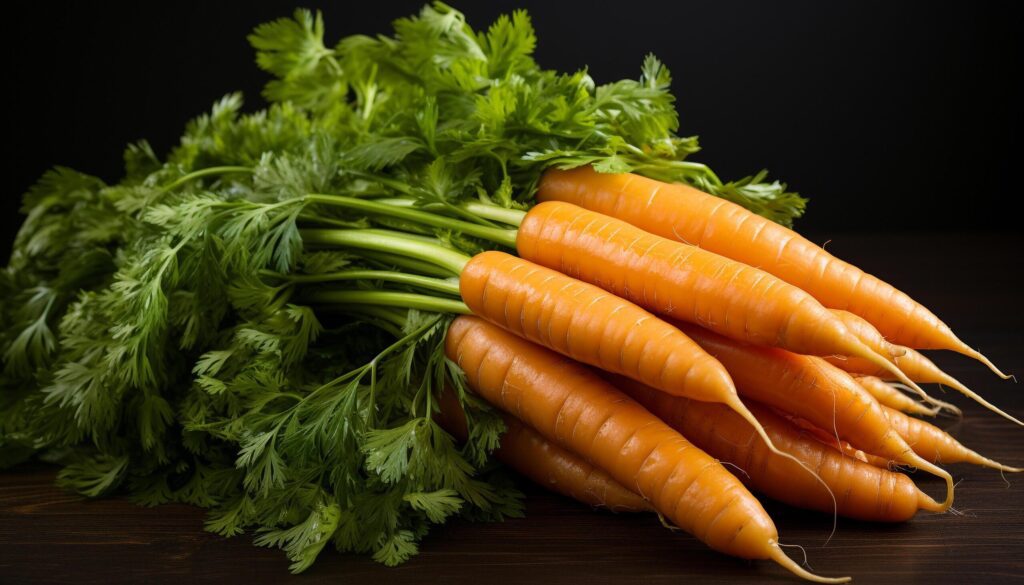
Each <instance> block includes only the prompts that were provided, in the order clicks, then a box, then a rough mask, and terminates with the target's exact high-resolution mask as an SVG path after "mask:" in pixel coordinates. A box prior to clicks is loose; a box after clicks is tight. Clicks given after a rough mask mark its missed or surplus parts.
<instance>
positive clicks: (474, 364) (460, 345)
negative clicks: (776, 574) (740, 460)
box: [445, 317, 848, 583]
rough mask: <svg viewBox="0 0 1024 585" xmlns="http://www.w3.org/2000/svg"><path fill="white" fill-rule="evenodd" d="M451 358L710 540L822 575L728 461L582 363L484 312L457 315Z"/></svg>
mask: <svg viewBox="0 0 1024 585" xmlns="http://www.w3.org/2000/svg"><path fill="white" fill-rule="evenodd" d="M445 353H446V355H447V356H448V359H450V360H452V361H454V362H455V363H456V364H458V365H459V367H460V368H462V371H463V372H464V373H465V375H466V381H467V383H468V385H469V387H470V388H472V389H473V390H474V391H475V392H476V393H477V394H479V395H480V396H481V397H482V398H483V399H485V400H487V401H488V402H490V403H491V404H493V405H495V406H496V407H498V408H500V409H502V410H504V411H505V412H508V413H509V414H512V415H513V416H516V417H517V418H519V419H520V420H522V421H523V422H524V423H525V424H528V425H530V426H531V427H533V428H534V429H536V430H537V432H538V433H540V434H542V435H543V436H544V437H545V438H547V439H548V440H550V441H552V442H554V443H556V444H558V445H560V446H561V447H562V448H564V449H567V450H569V451H572V452H574V453H577V454H579V455H580V456H581V457H583V458H584V459H586V460H587V461H589V462H590V463H591V464H593V465H596V466H598V467H600V468H602V469H604V470H606V471H607V472H608V473H609V475H611V476H612V477H613V478H615V479H616V480H617V481H618V482H619V483H621V484H623V485H625V486H627V487H629V488H631V489H633V490H634V491H636V492H637V493H639V494H640V495H641V496H643V497H644V498H646V499H648V500H649V501H650V502H651V504H652V505H653V506H654V508H655V509H656V510H658V512H660V513H661V514H662V515H664V516H665V517H667V518H668V519H669V520H671V521H672V522H674V523H675V524H676V525H677V526H679V527H680V528H682V529H684V530H686V531H687V532H689V533H690V534H693V535H694V536H696V537H697V538H699V539H700V540H702V541H704V542H705V543H707V544H708V546H710V547H711V548H713V549H715V550H718V551H720V552H724V553H727V554H731V555H735V556H739V557H742V558H748V559H772V560H774V561H775V562H777V563H779V564H781V565H783V566H784V567H786V568H787V569H789V570H790V571H792V572H793V573H796V574H797V575H800V576H801V577H804V578H805V579H810V580H813V581H817V582H828V583H836V582H845V581H847V580H848V579H826V578H823V577H818V576H816V575H813V574H811V573H809V572H808V571H807V570H805V569H803V568H802V567H801V566H799V565H798V564H797V563H796V562H794V561H793V560H792V559H790V558H789V557H787V556H786V555H785V553H783V552H782V549H781V548H780V547H779V544H778V532H777V530H776V528H775V525H774V523H772V520H771V518H770V517H769V516H768V514H767V513H766V512H765V511H764V508H762V507H761V504H760V503H759V502H758V501H757V499H756V498H754V497H753V496H752V495H751V494H750V492H749V491H747V489H746V488H745V487H744V486H743V484H742V483H740V482H739V480H737V479H736V478H735V477H733V475H732V474H730V473H729V472H728V471H727V470H726V469H725V468H724V467H722V465H721V464H719V463H718V462H717V461H715V460H714V459H712V458H711V457H710V456H708V455H707V454H706V453H704V452H703V451H701V450H700V449H698V448H696V447H695V446H693V445H692V444H690V442H689V441H687V440H686V439H685V438H683V436H682V435H680V434H679V433H678V432H676V431H674V430H673V429H671V428H670V427H669V426H668V425H666V424H665V423H663V422H662V421H661V420H660V419H658V418H657V417H655V416H654V415H652V414H651V413H650V412H648V411H647V410H645V409H644V408H643V407H642V406H640V405H639V404H637V403H636V402H634V401H633V400H631V399H630V398H629V397H628V396H626V395H625V394H623V393H622V392H620V391H618V390H616V389H615V388H614V387H612V386H611V385H609V384H608V383H607V382H605V381H604V380H602V379H601V378H599V377H598V376H597V375H596V374H595V373H593V372H592V371H590V370H589V369H587V368H585V367H583V366H581V365H580V364H578V363H576V362H573V361H572V360H569V359H566V358H565V357H562V356H559V355H557V354H555V353H553V352H551V351H548V350H546V349H544V348H542V347H539V346H537V345H534V344H531V343H529V342H527V341H525V340H523V339H520V338H518V337H516V336H514V335H512V334H510V333H507V332H505V331H503V330H501V329H499V328H497V327H494V326H492V325H489V324H488V323H486V322H485V321H483V320H481V319H478V318H474V317H458V318H456V319H455V320H454V321H453V322H452V324H451V326H450V327H449V329H448V335H447V338H446V340H445Z"/></svg>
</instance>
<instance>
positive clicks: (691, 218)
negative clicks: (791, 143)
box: [537, 167, 1009, 379]
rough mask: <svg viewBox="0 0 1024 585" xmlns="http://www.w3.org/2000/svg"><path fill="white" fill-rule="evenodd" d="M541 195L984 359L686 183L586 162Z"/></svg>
mask: <svg viewBox="0 0 1024 585" xmlns="http://www.w3.org/2000/svg"><path fill="white" fill-rule="evenodd" d="M538 189H539V191H538V194H537V199H538V200H539V201H554V200H558V201H566V202H569V203H573V204H576V205H579V206H581V207H585V208H587V209H590V210H592V211H596V212H598V213H604V214H607V215H611V216H614V217H617V218H619V219H622V220H624V221H627V222H629V223H631V224H633V225H635V226H637V227H639V228H642V229H644V230H647V231H649V232H651V233H654V234H658V235H659V236H662V237H665V238H669V239H672V240H676V241H682V242H686V243H688V244H692V245H694V246H700V247H701V248H704V249H706V250H710V251H712V252H715V253H717V254H721V255H723V256H727V257H729V258H732V259H734V260H738V261H740V262H743V263H745V264H749V265H750V266H757V267H758V268H760V269H762V270H764V271H766V272H770V273H771V274H774V275H775V276H777V277H778V278H781V279H782V280H785V281H786V282H788V283H790V284H792V285H794V286H797V287H799V288H801V289H803V290H805V291H807V292H808V293H810V294H811V295H812V296H814V298H816V299H818V300H819V301H820V302H821V303H822V304H823V305H825V306H826V307H829V308H833V309H843V310H847V311H850V312H853V313H856V314H857V315H860V316H861V317H863V318H865V319H867V320H868V321H869V322H871V324H872V325H874V326H875V327H876V328H878V330H879V331H881V332H882V334H884V335H885V337H886V338H888V339H889V340H890V341H892V342H893V343H898V344H900V345H904V346H908V347H916V348H919V349H949V350H953V351H956V352H959V353H962V354H964V355H966V356H969V357H972V358H974V359H977V360H979V361H981V362H982V363H984V364H985V365H986V366H988V367H989V368H990V369H991V370H992V371H993V372H995V373H996V374H998V375H999V376H1001V377H1002V378H1004V379H1005V378H1008V377H1009V376H1007V375H1006V374H1003V373H1002V372H1001V371H999V369H998V368H996V366H995V365H994V364H993V363H992V362H991V361H989V360H988V358H986V357H985V356H983V355H982V354H981V353H980V352H978V351H977V350H975V349H973V348H971V347H969V346H968V345H967V344H965V343H964V342H963V341H961V340H960V339H959V338H957V336H956V335H955V334H954V333H953V331H952V330H951V329H950V328H949V326H948V325H946V324H945V323H943V322H942V321H940V320H939V318H938V317H936V316H935V315H934V314H932V312H931V311H929V310H928V309H926V308H925V307H924V306H923V305H921V304H920V303H917V302H916V301H914V300H913V299H912V298H910V297H909V296H908V295H907V294H905V293H903V292H901V291H899V290H897V289H896V288H895V287H893V286H892V285H890V284H887V283H886V282H884V281H882V280H880V279H878V278H876V277H874V276H871V275H870V274H867V273H865V272H864V271H862V270H860V269H859V268H857V267H856V266H853V265H852V264H848V263H846V262H843V261H842V260H840V259H838V258H836V257H834V256H832V255H831V254H829V253H828V252H826V251H825V250H823V249H822V248H820V247H818V246H817V245H815V244H814V243H812V242H810V241H809V240H807V239H805V238H803V237H802V236H800V235H799V234H797V233H796V232H794V231H793V230H790V229H788V228H785V227H783V226H781V225H778V224H776V223H774V222H772V221H770V220H767V219H765V218H763V217H760V216H758V215H756V214H753V213H751V212H749V211H747V210H746V209H744V208H742V207H740V206H739V205H736V204H734V203H731V202H729V201H725V200H724V199H720V198H718V197H714V196H711V195H708V194H706V193H703V192H701V191H699V190H697V189H694V188H692V187H688V186H686V185H680V184H668V183H663V182H660V181H655V180H652V179H648V178H645V177H641V176H639V175H633V174H602V173H597V172H595V171H594V170H593V169H591V168H590V167H580V168H576V169H572V170H569V171H562V170H557V169H551V170H549V171H547V172H546V173H545V175H544V177H543V178H542V179H541V182H540V185H539V187H538Z"/></svg>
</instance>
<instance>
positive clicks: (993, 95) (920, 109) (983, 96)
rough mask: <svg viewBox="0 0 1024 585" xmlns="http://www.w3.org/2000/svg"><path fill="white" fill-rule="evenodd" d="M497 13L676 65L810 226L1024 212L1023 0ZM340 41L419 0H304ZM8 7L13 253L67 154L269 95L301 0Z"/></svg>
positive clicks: (715, 159) (384, 25)
mask: <svg viewBox="0 0 1024 585" xmlns="http://www.w3.org/2000/svg"><path fill="white" fill-rule="evenodd" d="M455 4H456V5H457V7H458V8H460V9H462V10H463V11H464V12H466V13H467V14H468V17H469V21H470V22H471V23H472V24H473V25H474V26H475V27H477V28H483V27H485V26H486V25H487V24H489V23H490V22H491V21H492V20H493V18H494V17H495V16H496V15H497V14H500V13H502V12H508V11H510V10H512V9H513V8H516V7H525V8H527V9H528V10H529V12H530V13H531V15H532V16H533V20H534V24H535V26H536V28H537V31H538V36H539V39H540V43H539V46H538V49H537V58H538V60H539V61H540V63H541V64H542V66H544V67H547V68H556V69H560V70H565V71H570V70H575V69H577V68H579V67H582V66H584V65H587V66H589V68H590V72H591V75H592V76H593V77H594V78H595V80H596V81H597V82H598V83H603V82H608V81H612V80H615V79H619V78H623V77H636V76H637V75H638V72H639V65H640V62H641V60H642V58H643V56H644V54H645V53H647V52H648V51H652V52H654V53H655V54H657V55H658V56H659V57H661V58H662V59H663V60H664V61H665V62H666V63H667V64H668V65H669V67H670V68H671V70H672V72H673V74H674V77H675V83H674V88H675V93H676V95H677V96H678V97H679V104H678V106H679V109H680V111H681V113H682V128H681V130H680V132H681V133H684V134H698V135H700V136H701V139H702V144H703V145H704V149H705V150H704V151H703V152H702V153H700V154H698V155H697V157H696V158H697V160H701V161H703V162H706V163H709V164H710V165H711V166H712V167H713V168H714V169H715V170H716V171H717V172H718V174H719V175H720V176H722V177H725V178H739V177H740V176H743V175H746V174H749V173H750V172H754V171H757V170H758V169H760V168H762V167H764V168H768V169H770V170H771V171H772V176H773V177H778V178H780V179H782V180H784V181H786V182H788V183H789V184H790V186H791V187H792V188H794V189H796V190H798V191H799V192H801V193H803V194H805V195H807V196H809V197H811V198H812V201H811V207H810V209H809V213H808V215H807V216H806V217H805V218H804V219H803V220H801V221H800V223H799V224H798V227H799V229H801V231H805V232H812V233H815V234H829V233H832V232H838V231H876V230H947V229H967V230H976V231H996V230H999V231H1007V230H1012V231H1019V226H1018V224H1019V220H1018V219H1017V218H1018V216H1017V214H1015V213H1010V212H1008V210H1007V204H1008V202H1009V200H1013V199H1018V198H1019V197H1020V193H1019V191H1020V181H1019V180H1018V173H1017V170H1018V168H1019V165H1018V164H1017V161H1018V157H1019V151H1020V150H1021V148H1020V146H1021V144H1020V143H1021V135H1020V134H1021V112H1020V104H1021V103H1022V100H1021V97H1022V96H1021V83H1020V77H1021V72H1022V71H1021V46H1020V45H1021V43H1020V40H1019V36H1018V34H1017V33H1018V31H1019V30H1020V28H1021V24H1022V19H1021V17H1019V16H1016V15H1014V10H1013V9H1012V4H1011V3H1006V4H986V3H967V2H961V3H944V2H940V3H933V2H844V3H838V4H837V3H827V2H816V1H806V2H795V1H794V2H784V3H775V2H773V3H768V4H770V5H767V4H762V3H757V2H735V1H732V2H715V3H700V4H698V3H693V2H671V3H670V2H664V3H658V2H640V1H631V2H616V3H612V2H556V1H553V0H548V1H545V2H534V1H526V0H522V1H519V2H506V1H502V2H461V3H459V2H456V3H455ZM300 5H304V6H308V7H311V8H319V9H321V10H323V13H324V16H325V19H326V23H327V42H328V43H329V44H333V43H334V42H335V41H336V40H337V39H339V38H340V37H342V36H344V35H348V34H353V33H385V32H389V31H390V26H389V23H390V21H391V20H393V19H394V18H397V17H399V16H404V15H407V14H411V13H412V12H414V11H416V10H417V9H418V8H419V6H420V5H421V2H359V3H350V2H303V3H301V4H300ZM27 6H28V8H27V9H25V8H23V9H22V10H21V11H20V12H19V13H18V14H15V15H9V16H7V17H5V22H4V25H3V28H4V34H3V35H0V39H2V40H0V42H2V45H3V54H4V55H5V59H4V61H5V69H6V72H5V74H4V76H5V77H6V78H7V80H8V87H7V90H6V91H5V93H6V94H7V97H8V104H9V105H8V106H7V107H6V108H5V109H3V129H4V134H5V139H6V142H7V145H8V148H10V149H11V150H12V151H13V152H12V153H11V154H9V155H8V156H7V163H6V165H5V166H6V167H7V172H6V173H5V179H4V189H5V191H6V193H5V194H4V197H3V198H2V201H3V203H2V205H3V209H2V210H0V211H2V217H3V220H2V222H3V223H2V226H3V228H4V237H3V238H2V239H3V243H2V244H0V252H3V253H4V254H6V251H7V249H8V246H9V242H10V239H11V238H12V237H13V232H14V229H16V226H17V225H18V224H19V223H20V217H19V216H18V215H17V214H16V209H17V207H18V204H19V203H18V202H19V199H20V194H21V193H22V192H24V191H25V189H26V188H27V187H28V186H30V185H31V184H32V183H33V182H34V181H35V179H36V178H37V177H38V176H39V175H40V174H41V173H42V172H43V171H44V170H45V169H46V168H48V167H49V166H51V165H54V164H61V165H67V166H71V167H74V168H76V169H79V170H82V171H85V172H89V173H92V174H96V175H99V176H100V177H102V178H104V179H106V180H109V181H115V180H117V179H118V176H119V173H120V168H121V152H122V149H123V146H124V144H126V143H127V142H129V141H133V140H137V139H139V138H143V137H145V138H147V139H148V140H149V141H150V142H151V143H152V144H153V146H154V147H155V148H156V150H157V152H158V153H164V152H166V151H167V149H168V148H169V147H170V146H171V145H172V144H174V142H175V141H176V139H177V138H178V136H179V135H180V133H181V130H182V128H183V125H184V123H185V122H186V121H187V120H188V119H189V118H191V117H192V116H194V115H196V114H198V113H200V112H203V111H205V110H206V109H207V108H208V107H209V106H210V104H211V103H212V102H213V101H214V100H215V99H217V98H218V97H220V96H221V95H223V94H225V93H227V92H230V91H234V90H242V91H244V93H245V95H246V97H247V104H248V107H249V108H257V107H259V106H261V105H262V103H263V101H262V99H261V98H260V96H259V90H260V88H261V87H262V84H263V83H264V81H265V80H266V76H265V75H264V74H263V73H262V72H261V71H259V70H258V69H257V68H256V66H255V64H254V61H253V53H252V51H251V49H250V48H249V46H248V44H247V42H246V40H245V36H246V34H247V33H248V32H249V31H250V30H251V29H252V28H253V27H254V26H255V25H257V24H259V23H261V22H264V21H267V20H270V19H273V18H276V17H279V16H286V15H289V14H290V13H291V11H292V9H293V8H294V6H295V4H294V3H293V2H188V1H184V2H182V1H179V2H165V3H137V4H135V3H133V4H125V5H119V3H93V2H82V3H66V4H59V3H35V4H28V5H27Z"/></svg>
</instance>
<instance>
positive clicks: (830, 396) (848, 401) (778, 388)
mask: <svg viewBox="0 0 1024 585" xmlns="http://www.w3.org/2000/svg"><path fill="white" fill-rule="evenodd" d="M678 326H679V328H680V329H681V330H682V331H683V332H685V333H686V334H687V335H688V336H689V337H690V338H691V339H693V340H694V341H696V342H697V343H699V344H700V346H701V347H703V348H704V349H705V350H706V351H707V352H708V353H710V354H711V355H713V356H715V357H716V358H718V360H719V361H720V362H721V363H722V365H724V366H725V368H726V369H727V370H728V371H729V372H730V373H731V374H732V376H733V380H734V381H735V383H736V388H737V389H738V390H739V392H740V395H741V396H743V397H744V399H749V400H754V401H757V402H761V403H764V404H767V405H769V406H772V407H775V408H778V409H780V410H782V411H784V412H787V413H791V414H792V415H795V416H799V417H801V418H804V419H806V420H807V421H809V422H810V423H812V424H813V425H815V426H817V427H819V428H821V429H824V430H825V431H826V432H829V433H833V434H835V435H838V438H840V439H844V440H846V441H849V442H850V444H851V445H853V446H854V447H856V448H857V449H860V450H863V451H865V452H867V453H873V454H876V455H881V456H884V457H889V458H890V459H894V460H896V461H899V462H900V463H904V464H907V465H913V466H916V467H918V468H920V469H922V470H924V471H927V472H928V473H931V474H933V475H936V476H938V477H941V478H943V479H944V480H945V481H946V489H947V492H946V499H945V501H943V509H947V508H949V507H950V506H951V505H952V504H953V478H952V476H950V475H949V473H947V472H946V471H944V470H943V469H941V468H939V467H937V466H935V465H934V464H933V463H931V462H929V461H926V460H925V459H923V458H921V457H920V456H918V455H917V454H915V453H914V451H913V450H912V449H911V448H910V446H909V445H907V443H906V441H904V440H903V439H902V438H901V437H900V435H899V434H898V433H897V432H896V430H895V429H894V428H893V426H892V425H891V424H890V423H889V419H888V418H886V416H885V414H884V413H883V412H882V408H883V407H882V406H881V405H880V404H878V401H877V400H875V399H874V397H873V396H871V395H870V394H868V393H867V391H866V390H864V389H863V388H861V387H860V385H859V384H857V382H856V381H854V379H853V378H852V377H850V375H849V374H847V373H846V372H844V371H842V370H840V369H838V368H836V367H835V366H833V365H831V364H829V363H828V362H826V361H825V360H823V359H821V358H818V357H814V356H805V355H797V354H794V353H790V352H787V351H785V350H781V349H778V348H773V347H760V346H755V345H751V344H745V343H741V342H737V341H734V340H731V339H727V338H725V337H722V336H721V335H717V334H715V333H712V332H711V331H708V330H706V329H701V328H700V327H696V326H694V325H689V324H682V323H681V324H678Z"/></svg>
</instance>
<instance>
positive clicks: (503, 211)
mask: <svg viewBox="0 0 1024 585" xmlns="http://www.w3.org/2000/svg"><path fill="white" fill-rule="evenodd" d="M460 207H462V208H463V209H465V210H466V211H468V212H470V213H472V214H474V215H479V216H480V217H485V218H487V219H490V220H492V221H497V222H499V223H504V224H507V225H514V226H516V227H519V224H521V223H523V218H524V217H526V212H525V211H523V210H521V209H509V208H508V207H501V206H500V205H488V204H486V203H480V202H478V201H467V202H466V203H463V204H462V205H460Z"/></svg>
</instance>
